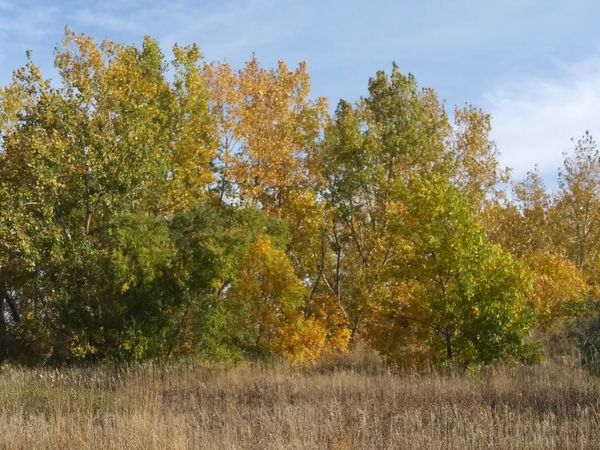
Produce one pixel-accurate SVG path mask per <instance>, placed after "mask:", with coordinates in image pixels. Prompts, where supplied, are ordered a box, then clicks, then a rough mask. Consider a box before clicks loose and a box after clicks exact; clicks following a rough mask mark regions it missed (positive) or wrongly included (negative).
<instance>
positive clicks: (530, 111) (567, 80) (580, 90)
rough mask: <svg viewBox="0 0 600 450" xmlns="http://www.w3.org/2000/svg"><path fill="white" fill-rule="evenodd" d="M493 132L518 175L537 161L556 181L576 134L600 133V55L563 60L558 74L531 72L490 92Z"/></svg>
mask: <svg viewBox="0 0 600 450" xmlns="http://www.w3.org/2000/svg"><path fill="white" fill-rule="evenodd" d="M485 98H486V100H487V102H488V109H489V110H490V112H491V113H492V115H493V127H494V130H493V137H494V139H495V141H496V143H497V145H498V148H499V150H500V152H501V154H502V156H501V160H502V162H503V163H504V164H506V165H508V166H509V167H512V168H513V169H514V175H515V177H516V178H520V177H522V176H524V175H525V173H526V172H527V171H528V170H531V169H533V168H534V166H535V165H536V164H537V165H538V168H539V170H540V173H541V174H542V176H543V177H544V178H545V179H546V180H547V181H548V182H549V184H553V183H554V180H555V178H556V173H557V169H558V168H559V167H560V166H561V165H562V162H563V153H564V152H570V151H571V150H572V148H573V143H572V142H571V139H572V138H575V139H577V138H579V137H580V136H582V135H583V133H584V132H585V131H586V130H589V131H590V132H591V133H592V135H595V136H596V137H597V138H600V134H599V133H600V57H594V58H590V59H588V60H585V61H581V62H579V63H576V64H573V65H571V66H564V65H563V66H561V67H560V70H559V71H558V74H557V75H556V76H555V77H554V78H535V77H532V78H528V79H526V80H522V81H520V82H518V83H513V84H511V85H510V86H508V85H505V86H502V87H500V88H497V89H496V90H495V91H494V92H493V93H490V94H487V95H486V96H485Z"/></svg>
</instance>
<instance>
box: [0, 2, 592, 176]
mask: <svg viewBox="0 0 600 450" xmlns="http://www.w3.org/2000/svg"><path fill="white" fill-rule="evenodd" d="M65 25H68V26H69V27H70V28H72V29H73V30H75V31H78V32H84V33H87V34H90V35H92V36H94V37H96V38H98V39H103V38H109V39H113V40H116V41H121V42H128V43H139V42H140V41H141V39H142V37H143V36H144V35H145V34H150V35H151V36H153V37H155V38H157V39H158V40H159V41H160V42H161V44H162V45H163V47H164V48H165V49H167V50H168V49H169V48H170V46H171V45H172V44H173V43H174V42H179V43H191V42H196V43H198V44H199V45H200V47H201V49H202V51H203V53H204V55H205V57H206V59H208V60H227V61H229V62H231V63H233V64H234V65H239V64H241V63H243V62H244V61H245V60H247V59H248V58H249V57H250V56H251V54H252V52H255V53H256V55H257V56H258V58H259V59H260V60H261V61H262V62H263V64H265V65H273V64H275V63H276V61H277V60H279V59H283V60H285V61H286V62H288V63H289V64H290V65H295V64H296V63H297V62H298V61H300V60H306V61H307V62H308V65H309V70H310V73H311V75H312V79H313V92H314V94H315V95H324V96H327V97H328V98H329V99H330V101H331V102H332V103H333V104H335V103H336V102H337V100H338V99H339V98H347V99H356V98H358V97H359V96H361V95H364V94H365V92H366V86H367V80H368V78H369V77H370V76H371V75H373V74H374V73H375V72H376V71H377V70H378V69H386V70H389V69H390V67H391V63H392V61H396V62H397V63H398V65H399V66H400V68H401V70H403V71H405V72H412V73H414V74H415V75H416V77H417V79H418V80H419V82H420V83H421V84H422V85H423V86H430V87H433V88H435V89H436V90H437V91H438V92H439V94H440V96H441V97H442V98H443V99H445V100H446V103H447V105H448V107H449V108H452V106H453V105H454V104H462V103H464V102H469V103H473V104H475V105H477V106H481V107H483V108H484V109H485V110H486V111H488V112H490V113H492V114H493V116H494V135H493V136H494V138H495V140H496V141H497V144H498V147H499V149H500V151H501V152H502V155H503V156H502V161H503V162H504V163H505V164H507V165H509V166H511V167H513V168H514V171H515V175H516V176H517V177H518V176H521V175H523V174H524V173H525V171H526V170H528V169H530V168H533V165H534V164H535V163H538V165H539V168H540V171H541V172H542V174H543V175H544V176H545V178H547V179H548V180H551V179H552V178H553V177H554V175H555V173H556V169H557V167H558V166H559V165H560V163H561V161H562V152H564V151H569V150H570V149H571V148H572V144H571V142H570V138H572V137H575V138H576V137H578V136H580V135H582V134H583V132H584V131H585V130H586V129H589V130H590V131H591V132H592V133H595V134H596V135H597V136H598V138H599V139H600V33H599V32H598V30H600V2H598V1H597V0H571V1H564V0H563V1H555V0H544V1H542V0H519V1H517V0H497V1H493V2H492V1H483V0H477V1H476V0H454V1H442V0H437V1H433V0H422V1H417V0H397V1H391V0H390V1H381V0H371V1H358V0H345V1H342V0H322V1H314V0H303V1H302V0H298V1H291V0H283V1H273V0H245V1H244V0H227V1H196V2H194V1H189V0H175V1H171V2H156V1H155V2H153V1H146V0H121V1H116V0H104V1H101V2H76V1H70V0H55V1H31V0H22V1H18V2H16V1H10V0H0V67H2V70H0V82H2V83H6V82H7V81H8V80H9V78H10V73H11V71H12V69H14V68H15V67H17V66H19V65H21V64H22V63H23V62H24V52H25V50H27V49H31V50H33V55H34V60H35V61H36V62H37V63H38V64H39V65H41V66H42V68H43V69H45V70H46V71H47V73H48V74H51V73H52V56H53V48H54V46H55V45H56V44H57V43H58V42H59V41H60V39H61V36H62V33H63V29H64V26H65Z"/></svg>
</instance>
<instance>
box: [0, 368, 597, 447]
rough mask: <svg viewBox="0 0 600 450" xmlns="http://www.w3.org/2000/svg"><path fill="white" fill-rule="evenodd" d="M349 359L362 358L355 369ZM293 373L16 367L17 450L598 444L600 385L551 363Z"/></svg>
mask: <svg viewBox="0 0 600 450" xmlns="http://www.w3.org/2000/svg"><path fill="white" fill-rule="evenodd" d="M348 361H349V362H348ZM348 361H346V362H345V363H343V364H341V363H336V364H329V365H327V364H323V365H321V366H319V367H317V368H315V369H312V370H302V371H300V370H294V369H291V368H286V367H271V368H264V367H263V368H257V367H240V368H235V369H227V370H224V369H223V370H216V369H211V370H209V369H206V368H202V367H200V366H199V365H195V364H191V363H187V364H178V365H170V366H152V365H146V366H137V367H128V368H125V367H121V368H115V367H101V368H94V369H91V368H90V369H86V368H71V369H62V370H51V369H22V368H15V367H3V368H2V369H1V372H0V405H1V410H0V445H1V447H2V448H10V449H37V448H40V449H46V448H48V449H50V448H52V449H58V448H61V449H62V448H82V449H84V448H85V449H88V448H98V449H116V448H134V449H152V448H156V449H163V448H177V449H186V448H206V449H246V448H247V449H280V448H290V449H300V448H302V449H305V448H306V449H321V448H323V449H355V448H356V449H379V448H381V449H388V448H389V449H401V448H408V449H412V448H456V449H465V448H597V446H598V445H600V444H599V443H600V380H599V379H596V378H594V377H591V376H589V375H588V374H586V373H585V372H583V371H581V370H580V369H578V368H576V367H569V366H568V365H566V364H558V363H551V364H550V363H549V364H544V365H540V366H535V367H515V368H512V369H490V370H486V371H485V372H484V373H480V374H478V375H474V376H467V375H456V376H449V375H446V376H441V375H435V374H429V375H420V376H409V375H397V374H392V373H390V372H389V371H387V370H386V369H385V368H384V367H383V366H381V365H379V363H377V361H376V360H373V359H372V358H371V360H369V359H368V358H366V359H364V358H363V359H362V360H361V361H359V362H357V363H354V362H353V361H352V360H351V359H349V360H348Z"/></svg>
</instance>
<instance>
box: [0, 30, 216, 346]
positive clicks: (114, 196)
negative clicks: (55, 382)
mask: <svg viewBox="0 0 600 450" xmlns="http://www.w3.org/2000/svg"><path fill="white" fill-rule="evenodd" d="M199 56H200V55H199V52H198V50H197V48H195V47H189V48H179V47H175V61H174V63H173V67H174V81H172V82H171V81H169V78H168V76H167V68H168V67H167V64H166V63H165V62H164V58H163V56H162V53H161V52H160V49H159V46H158V43H157V42H155V41H153V40H152V39H150V38H145V39H144V43H143V45H142V47H141V48H139V49H138V48H136V47H133V46H124V45H119V44H115V43H113V42H110V41H104V42H103V43H101V44H99V45H98V44H96V43H94V42H93V40H92V39H91V38H89V37H87V36H84V35H76V34H75V33H72V32H70V31H67V32H66V35H65V40H64V46H63V47H62V48H60V49H58V50H57V54H56V60H55V65H56V68H57V70H58V73H59V77H60V82H59V83H58V85H57V86H53V85H52V84H51V83H50V82H49V81H47V80H45V79H44V78H43V77H42V74H41V72H40V70H39V69H38V68H37V67H36V66H35V65H34V64H33V63H32V62H31V61H29V62H28V64H27V65H26V66H25V67H24V68H22V69H19V70H17V71H15V73H14V77H13V81H12V83H11V84H9V86H7V87H5V88H4V89H3V90H2V92H1V93H0V102H1V112H0V134H1V137H2V153H1V156H0V200H1V201H2V205H1V206H2V211H3V213H2V215H1V217H0V233H1V235H0V241H1V242H2V243H3V246H2V249H1V250H2V256H0V264H1V265H0V279H1V282H2V289H3V292H4V293H6V294H9V295H11V296H13V297H14V298H15V302H16V304H17V305H18V308H19V309H20V310H21V311H22V314H23V317H24V320H23V321H22V324H21V325H22V326H21V328H20V329H21V334H22V336H21V337H22V342H29V343H30V344H32V345H33V346H34V347H36V346H37V344H38V343H43V346H42V347H43V348H37V350H38V351H39V353H46V354H47V356H49V357H50V356H55V357H57V358H59V357H60V358H70V357H84V356H86V355H93V354H97V353H102V352H103V351H101V350H100V349H101V348H103V349H105V350H106V349H107V348H108V347H109V345H112V344H111V340H110V338H109V336H108V333H109V330H110V328H111V327H109V326H108V325H107V323H106V322H105V319H106V320H109V319H108V318H109V317H110V318H111V319H110V320H113V319H114V317H119V316H120V311H121V310H122V308H123V302H126V301H127V300H126V299H125V298H124V297H127V296H131V293H126V292H121V290H120V289H121V287H120V286H119V287H118V290H116V287H115V285H114V282H113V280H112V279H111V277H112V275H113V274H114V272H115V270H116V268H115V264H120V263H119V262H118V261H115V260H114V259H112V256H114V254H113V253H111V252H114V251H115V250H114V249H115V246H116V245H117V246H118V245H119V239H121V238H123V239H125V235H123V234H122V232H127V233H129V232H130V231H131V235H130V237H131V238H132V239H133V237H134V235H135V234H136V233H139V234H140V235H145V233H147V230H148V228H147V226H149V223H160V222H161V221H164V218H167V217H169V216H171V215H172V214H174V213H175V212H176V211H178V210H180V209H181V208H184V207H186V206H187V205H189V204H191V203H193V202H197V201H200V200H202V199H205V198H206V196H207V188H208V184H209V183H210V182H211V180H212V171H211V167H210V162H211V161H212V159H213V158H214V148H213V134H212V122H211V118H210V116H209V111H208V100H207V95H206V91H205V89H204V84H203V82H202V80H201V77H200V67H199V64H198V63H199ZM127 217H129V218H136V219H135V220H133V219H132V220H133V222H131V221H128V220H129V219H125V218H127ZM138 219H139V220H138ZM122 220H125V222H123V221H122ZM147 220H148V221H150V222H146V221H147ZM121 226H124V227H125V228H126V230H121V229H120V227H121ZM161 226H162V227H164V225H161ZM130 227H133V229H130ZM140 227H141V228H140ZM161 233H162V232H161ZM159 236H161V234H160V233H159V234H158V235H153V236H151V237H155V238H158V237H159ZM129 242H130V243H131V242H132V241H129ZM150 243H153V241H152V239H149V240H147V242H146V244H150ZM154 243H156V242H154ZM139 244H140V245H137V244H136V245H135V246H134V247H130V249H131V250H132V251H134V252H138V251H139V252H142V254H140V255H138V256H139V257H140V258H141V257H145V256H148V255H150V253H148V252H149V251H151V250H152V249H149V248H147V247H146V248H144V247H143V245H142V244H144V243H142V242H141V243H139ZM159 244H160V246H165V247H164V248H162V249H161V250H152V251H155V252H158V253H161V252H162V253H163V254H164V255H166V254H168V253H169V250H168V248H169V245H168V242H167V240H166V239H165V240H163V241H160V242H159ZM157 245H158V244H157ZM158 253H157V254H156V255H155V256H156V257H158V256H159V255H158ZM138 256H136V257H135V258H137V257H138ZM152 258H154V256H152ZM165 264H167V265H168V263H167V262H165ZM128 268H129V267H126V265H123V264H121V268H120V269H119V270H127V269H128ZM130 268H131V270H132V271H134V270H137V269H136V267H135V265H134V266H131V267H130ZM131 276H132V277H135V274H133V273H132V274H131ZM122 278H123V279H128V278H129V277H126V276H124V275H123V277H122ZM150 309H151V308H150ZM34 322H35V326H34V324H33V323H34ZM123 326H125V323H123ZM34 344H35V345H34ZM59 355H61V356H59Z"/></svg>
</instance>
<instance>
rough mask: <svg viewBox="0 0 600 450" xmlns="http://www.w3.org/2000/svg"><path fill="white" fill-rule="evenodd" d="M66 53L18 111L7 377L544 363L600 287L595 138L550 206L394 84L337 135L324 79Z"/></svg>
mask: <svg viewBox="0 0 600 450" xmlns="http://www.w3.org/2000/svg"><path fill="white" fill-rule="evenodd" d="M172 57H173V59H172V61H170V62H168V61H167V60H166V57H165V55H164V54H163V53H162V51H161V49H160V47H159V44H158V43H157V42H156V41H154V40H152V39H151V38H146V39H144V41H143V43H142V45H141V46H140V47H135V46H130V45H122V44H117V43H114V42H110V41H104V42H102V43H96V42H94V41H93V40H92V39H91V38H89V37H87V36H85V35H79V34H75V33H73V32H71V31H67V33H66V35H65V39H64V42H63V45H62V46H61V47H59V48H58V49H57V51H56V59H55V66H56V70H57V73H58V79H56V80H49V79H47V78H45V77H44V76H43V74H42V73H41V71H40V69H39V68H38V67H37V66H36V65H35V64H34V63H33V61H31V60H29V61H28V63H27V64H26V66H25V67H23V68H20V69H17V70H16V71H15V72H14V75H13V80H12V82H11V83H9V84H8V85H7V86H5V87H4V88H2V90H1V92H0V138H1V143H0V205H1V208H2V209H1V213H0V295H1V296H2V297H1V298H0V350H1V355H0V357H1V358H6V357H10V358H14V359H21V360H25V361H30V362H46V361H55V362H70V361H81V360H99V359H105V358H113V359H126V360H132V359H133V360H140V359H146V358H158V357H176V356H180V355H197V356H198V357H200V358H203V359H205V360H207V361H213V362H217V361H223V360H231V361H238V360H241V359H247V358H251V359H253V358H284V359H286V360H289V361H291V362H292V363H295V364H311V363H313V362H314V361H316V360H317V359H319V358H321V357H323V356H325V355H327V354H332V353H339V352H344V351H346V350H347V349H348V348H349V347H350V346H351V345H352V344H353V342H357V341H359V340H360V341H361V342H363V343H365V344H366V345H369V346H371V347H372V348H374V349H375V350H377V351H378V352H379V353H381V354H382V355H383V356H385V357H386V358H387V359H388V361H390V362H391V363H393V364H398V365H404V366H413V365H420V364H425V363H426V364H430V363H435V364H438V363H439V364H458V365H461V366H468V365H470V364H479V363H491V362H493V361H497V360H513V361H514V360H535V359H536V358H537V357H538V352H539V349H538V345H537V344H536V342H535V340H534V339H533V338H532V336H533V334H532V333H533V331H536V330H537V331H539V332H542V333H543V332H545V331H547V330H549V329H551V328H552V327H556V326H560V324H562V323H564V322H565V321H567V320H569V319H572V318H574V317H578V316H580V315H582V314H586V311H590V308H589V305H590V303H593V302H595V299H596V297H597V295H598V294H597V293H598V290H599V289H600V288H599V286H598V283H597V279H598V274H599V273H600V222H599V216H600V157H599V155H598V153H597V150H596V144H595V143H594V141H593V139H592V138H591V136H589V135H588V134H586V135H585V136H584V137H583V139H582V140H581V141H579V142H578V143H577V145H576V148H575V152H574V154H573V155H572V156H567V157H566V160H565V165H564V169H563V170H562V171H561V173H560V176H559V187H558V189H557V190H556V191H555V192H552V193H551V192H549V191H548V190H547V189H546V188H545V187H544V185H543V181H542V179H541V177H540V176H539V175H538V174H537V173H535V172H532V173H531V174H530V175H529V176H528V177H527V179H526V180H524V181H521V182H512V185H513V192H512V193H509V194H508V195H507V194H506V192H505V191H504V190H501V189H500V186H501V183H507V182H511V181H510V177H509V171H508V170H507V169H506V168H503V167H501V165H500V163H499V162H498V150H497V149H496V147H495V144H494V142H493V141H492V140H491V139H490V136H489V134H490V130H491V117H490V116H489V115H488V114H486V113H485V112H483V111H481V110H480V109H478V108H475V107H473V106H469V105H466V106H464V107H461V108H456V109H455V110H454V111H453V113H452V114H449V113H448V111H447V109H446V105H445V104H444V103H443V102H441V101H440V100H439V99H438V97H437V95H436V93H435V91H433V90H432V89H422V88H420V87H419V86H418V84H417V82H416V79H415V78H414V77H413V76H412V75H405V74H403V73H401V72H400V70H399V69H398V67H396V66H394V67H393V69H392V71H391V73H390V74H386V73H384V72H378V73H377V74H376V75H375V76H374V77H373V78H372V79H370V80H369V85H368V87H369V91H368V95H367V96H366V97H365V98H361V99H360V100H359V101H357V102H354V103H351V102H348V101H345V100H342V101H341V102H340V103H339V105H338V106H337V108H336V109H335V111H334V112H333V113H331V112H330V110H329V109H328V105H327V101H326V100H325V99H323V98H318V99H315V98H313V97H311V94H310V78H309V75H308V71H307V66H306V64H305V63H301V64H299V65H298V66H297V67H296V68H293V69H290V68H289V67H288V66H286V64H284V63H283V62H280V63H279V65H278V66H277V67H276V68H274V69H268V68H263V67H262V66H261V65H260V63H259V62H258V60H257V59H256V58H255V57H253V58H252V59H251V60H250V61H249V62H248V63H247V64H245V65H244V66H243V67H241V68H239V69H236V68H233V67H231V66H230V65H228V64H225V63H209V62H205V61H203V59H202V56H201V54H200V51H199V49H198V48H197V47H196V46H195V45H192V46H187V47H181V46H177V45H176V46H175V47H174V48H173V56H172Z"/></svg>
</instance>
